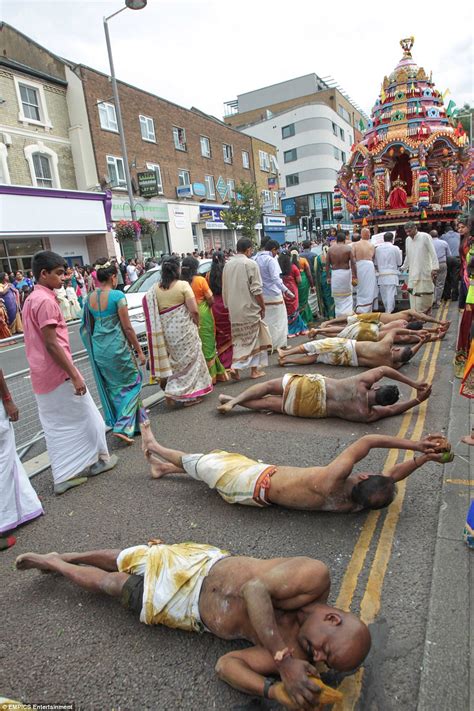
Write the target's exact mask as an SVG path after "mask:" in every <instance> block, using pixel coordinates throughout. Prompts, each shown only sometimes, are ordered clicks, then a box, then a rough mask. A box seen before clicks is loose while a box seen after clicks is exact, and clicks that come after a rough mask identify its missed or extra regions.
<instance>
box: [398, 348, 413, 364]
mask: <svg viewBox="0 0 474 711" xmlns="http://www.w3.org/2000/svg"><path fill="white" fill-rule="evenodd" d="M412 355H413V353H412V350H411V348H410V346H405V348H403V350H402V352H401V354H400V363H408V361H409V360H410V358H411V357H412Z"/></svg>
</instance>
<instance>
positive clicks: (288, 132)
mask: <svg viewBox="0 0 474 711" xmlns="http://www.w3.org/2000/svg"><path fill="white" fill-rule="evenodd" d="M294 135H295V124H294V123H290V124H288V126H282V127H281V137H282V138H291V136H294Z"/></svg>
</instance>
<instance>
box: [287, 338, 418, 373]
mask: <svg viewBox="0 0 474 711" xmlns="http://www.w3.org/2000/svg"><path fill="white" fill-rule="evenodd" d="M414 336H415V337H416V338H417V339H418V343H416V344H415V345H414V346H395V345H394V343H395V341H396V340H397V331H396V330H395V331H390V332H389V333H387V334H386V335H385V336H384V337H383V338H382V339H381V340H380V341H375V342H371V341H354V340H352V339H350V338H321V340H319V341H308V342H307V343H301V344H300V345H299V346H294V347H293V348H288V349H285V350H283V349H282V348H278V349H277V351H278V356H279V357H278V363H279V365H281V366H285V365H310V364H311V363H325V364H326V365H343V366H346V367H347V366H354V367H357V366H365V367H366V368H377V367H378V366H380V365H388V366H389V367H390V368H395V369H396V370H398V369H399V368H401V367H402V365H403V364H404V363H408V361H409V360H410V359H411V358H413V356H414V355H415V353H417V352H418V351H419V350H420V348H421V346H422V345H423V344H424V343H425V342H426V340H427V339H426V336H418V335H417V334H416V335H415V334H414Z"/></svg>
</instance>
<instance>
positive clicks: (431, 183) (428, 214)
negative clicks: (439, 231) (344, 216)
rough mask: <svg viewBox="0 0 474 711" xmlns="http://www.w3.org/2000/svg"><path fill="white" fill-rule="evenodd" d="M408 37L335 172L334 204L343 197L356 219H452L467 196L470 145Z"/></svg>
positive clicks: (472, 166)
mask: <svg viewBox="0 0 474 711" xmlns="http://www.w3.org/2000/svg"><path fill="white" fill-rule="evenodd" d="M413 43H414V38H413V37H409V38H407V39H403V40H401V42H400V44H401V47H402V50H403V57H402V58H401V60H400V61H399V63H398V64H397V66H396V67H395V69H394V71H393V72H392V73H391V74H390V75H389V76H386V77H384V80H383V82H382V86H381V89H380V94H379V97H378V99H377V101H376V102H375V105H374V107H373V109H372V114H371V117H370V120H369V121H368V125H367V127H364V126H362V125H361V129H365V131H364V134H363V138H362V140H361V141H360V142H359V143H358V144H357V145H354V146H353V148H352V152H351V156H350V159H349V161H348V163H347V165H344V166H343V167H342V168H341V170H340V171H339V174H338V180H337V185H336V188H335V192H334V205H335V208H336V204H337V207H338V208H339V205H341V206H342V202H341V196H342V198H344V200H345V203H346V206H347V209H348V211H349V212H350V213H351V216H352V219H353V221H354V222H356V223H365V224H371V223H377V224H379V225H383V224H386V225H390V224H396V223H400V222H401V221H403V220H404V219H407V220H408V219H418V220H425V219H426V220H443V219H444V220H450V219H452V218H453V217H455V216H456V215H457V214H459V212H461V210H462V209H463V207H465V205H466V204H467V203H468V201H469V198H470V197H472V196H473V182H474V151H473V149H472V148H469V145H468V143H469V142H468V138H467V136H466V134H465V132H464V130H463V127H462V125H461V123H460V122H459V120H458V119H456V109H455V103H454V101H452V100H451V101H449V103H448V105H447V106H446V107H445V105H444V97H445V96H446V95H447V94H448V93H449V92H448V91H446V92H445V94H444V96H443V95H442V94H441V93H440V92H439V91H438V90H437V89H436V87H435V85H434V82H433V79H432V76H431V74H430V75H429V76H428V75H427V74H426V72H425V70H424V69H423V68H422V67H419V66H418V65H417V64H415V62H414V61H413V58H412V54H411V50H412V47H413ZM338 215H339V211H338ZM338 215H336V217H337V216H338Z"/></svg>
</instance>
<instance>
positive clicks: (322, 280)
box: [314, 247, 336, 319]
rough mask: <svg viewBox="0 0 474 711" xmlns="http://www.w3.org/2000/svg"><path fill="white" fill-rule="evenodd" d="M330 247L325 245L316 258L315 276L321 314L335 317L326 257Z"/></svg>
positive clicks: (325, 316)
mask: <svg viewBox="0 0 474 711" xmlns="http://www.w3.org/2000/svg"><path fill="white" fill-rule="evenodd" d="M327 253H328V248H327V247H323V251H322V252H321V254H318V256H317V257H316V260H315V263H314V264H315V268H314V271H315V277H316V294H317V295H318V308H319V314H320V316H324V318H326V319H328V318H334V317H335V314H336V312H335V309H334V299H333V298H332V294H331V287H330V285H329V284H328V283H327V279H326V258H327Z"/></svg>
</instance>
